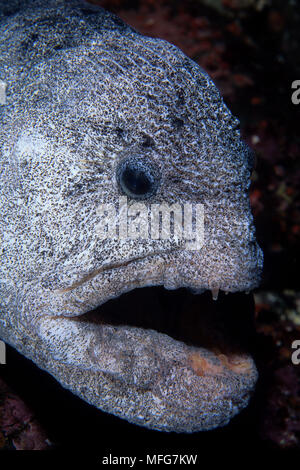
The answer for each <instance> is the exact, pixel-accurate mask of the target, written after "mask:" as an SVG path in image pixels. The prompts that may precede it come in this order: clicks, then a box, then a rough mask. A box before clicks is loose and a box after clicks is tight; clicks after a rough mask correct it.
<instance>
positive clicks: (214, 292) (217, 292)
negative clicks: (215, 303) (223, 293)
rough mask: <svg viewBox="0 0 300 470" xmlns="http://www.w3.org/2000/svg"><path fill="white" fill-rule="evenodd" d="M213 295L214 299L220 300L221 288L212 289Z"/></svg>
mask: <svg viewBox="0 0 300 470" xmlns="http://www.w3.org/2000/svg"><path fill="white" fill-rule="evenodd" d="M211 295H212V298H213V300H218V295H219V288H218V287H215V288H214V289H211Z"/></svg>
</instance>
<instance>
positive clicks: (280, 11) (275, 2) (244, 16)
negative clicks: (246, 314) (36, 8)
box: [0, 0, 300, 455]
mask: <svg viewBox="0 0 300 470" xmlns="http://www.w3.org/2000/svg"><path fill="white" fill-rule="evenodd" d="M94 3H98V4H100V5H101V6H103V7H105V8H106V9H108V10H110V11H113V12H115V13H117V14H118V15H119V16H121V17H122V18H123V19H124V20H125V21H126V22H127V23H129V24H130V25H132V26H133V27H135V28H136V29H138V30H139V31H141V32H142V33H144V34H147V35H150V36H156V37H161V38H164V39H166V40H168V41H170V42H172V43H174V44H175V45H177V46H178V47H180V48H181V49H182V50H183V51H184V52H185V53H186V54H187V55H188V56H189V57H191V58H192V59H194V60H195V61H196V62H197V63H199V64H200V65H201V66H202V67H203V68H204V69H205V70H207V72H208V73H209V74H210V75H211V76H212V78H213V79H214V81H215V83H216V84H217V86H218V87H219V89H220V91H221V93H222V95H223V96H224V99H225V101H226V103H227V105H228V106H229V108H230V109H231V110H232V112H233V113H234V114H235V115H236V116H237V117H238V118H239V119H240V122H241V130H242V134H243V136H244V138H245V140H246V141H247V142H248V143H249V144H250V145H251V146H252V147H253V148H254V149H255V150H256V154H257V158H256V166H255V170H254V172H253V175H252V180H253V182H252V187H251V203H252V208H253V213H254V216H255V221H256V227H257V237H258V240H259V243H260V245H261V246H262V248H263V250H264V254H265V271H264V279H263V282H262V285H261V287H260V288H259V289H257V291H256V292H255V294H254V298H255V303H256V307H255V328H256V336H255V345H254V356H255V360H256V363H257V365H258V369H259V372H260V379H259V383H258V387H257V392H256V395H255V396H254V398H253V400H252V402H251V403H250V406H249V407H248V408H247V409H246V410H245V411H244V412H242V413H241V414H240V415H239V416H238V417H236V418H235V419H234V420H233V421H232V422H231V424H230V425H229V426H227V427H225V428H223V429H218V430H216V431H211V432H208V433H199V434H196V435H192V436H184V435H178V436H177V435H174V434H162V433H156V432H152V431H147V430H145V429H142V428H137V427H135V426H131V425H130V424H128V423H127V422H125V421H121V420H119V419H117V418H114V417H112V416H108V415H105V414H103V413H100V412H96V413H95V410H94V408H92V407H90V406H88V405H86V404H85V403H83V402H82V401H81V400H79V399H77V398H76V397H74V396H73V395H71V394H70V393H69V392H67V391H65V390H62V389H61V387H59V386H58V385H57V384H56V382H55V380H54V379H52V378H51V377H49V376H48V375H47V374H45V373H43V372H41V371H40V370H39V369H37V368H35V367H34V366H33V365H32V363H31V362H30V361H27V360H26V359H24V358H23V357H21V356H20V355H18V354H17V353H16V352H15V351H13V350H12V349H11V348H8V351H7V363H8V365H6V366H0V376H1V377H2V378H3V380H2V381H0V414H1V416H2V420H1V426H0V447H1V448H2V449H6V450H7V449H10V450H14V449H53V450H61V451H62V450H64V451H66V450H67V451H68V450H72V452H73V453H74V452H75V453H76V452H77V451H79V450H84V451H87V449H88V450H89V454H90V455H91V454H93V453H95V454H96V455H97V454H98V455H102V454H103V453H109V452H112V453H115V455H120V454H121V453H122V452H121V450H122V449H125V448H126V450H127V451H124V452H123V455H137V454H138V453H139V452H143V453H146V451H148V452H149V453H152V454H153V453H164V454H165V453H167V452H168V450H170V451H171V453H174V452H175V451H176V452H175V453H179V452H181V453H198V454H199V453H201V452H203V451H204V450H209V451H215V450H217V449H224V448H227V449H228V450H232V449H233V450H236V449H237V448H243V449H244V448H245V449H247V450H249V449H251V452H255V451H256V450H267V449H268V450H273V451H275V450H280V451H283V452H285V453H287V452H291V451H295V450H296V449H300V365H298V366H296V365H293V363H292V361H291V355H292V352H293V349H292V348H291V344H292V342H293V341H294V340H297V339H298V340H300V285H299V267H300V264H299V254H300V244H299V237H300V204H299V190H300V165H299V158H300V133H299V126H300V119H299V118H300V104H299V105H298V106H296V105H293V104H292V102H291V94H292V89H291V84H292V82H293V81H294V80H297V79H298V80H300V53H299V52H300V48H299V42H300V6H299V4H298V2H297V1H296V0H289V1H280V0H184V1H183V0H181V1H180V0H162V1H155V0H136V1H127V0H111V1H110V0H102V1H98V2H97V1H94ZM16 369H17V370H19V371H20V373H19V374H18V376H17V377H16V375H15V373H14V372H15V370H16ZM8 386H9V387H10V389H8ZM12 390H14V391H12ZM25 403H26V404H25ZM60 417H61V419H60Z"/></svg>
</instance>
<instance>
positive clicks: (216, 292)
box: [210, 287, 250, 300]
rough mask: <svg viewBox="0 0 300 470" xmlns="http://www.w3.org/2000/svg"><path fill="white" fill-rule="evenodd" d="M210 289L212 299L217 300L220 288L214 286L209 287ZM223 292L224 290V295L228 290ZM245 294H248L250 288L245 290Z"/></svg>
mask: <svg viewBox="0 0 300 470" xmlns="http://www.w3.org/2000/svg"><path fill="white" fill-rule="evenodd" d="M210 291H211V295H212V298H213V300H218V296H219V292H220V289H219V288H218V287H215V288H213V289H210ZM224 292H225V295H228V294H229V291H227V290H225V291H224ZM245 294H247V295H248V294H250V290H246V291H245Z"/></svg>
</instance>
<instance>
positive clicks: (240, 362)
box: [217, 354, 252, 374]
mask: <svg viewBox="0 0 300 470" xmlns="http://www.w3.org/2000/svg"><path fill="white" fill-rule="evenodd" d="M217 357H218V359H219V361H220V362H221V363H222V365H223V367H226V369H230V370H232V372H235V373H236V374H249V372H250V370H252V365H251V363H250V362H249V360H248V359H247V358H245V357H242V356H236V355H232V356H226V355H225V354H218V355H217Z"/></svg>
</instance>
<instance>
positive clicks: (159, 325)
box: [37, 287, 257, 432]
mask: <svg viewBox="0 0 300 470" xmlns="http://www.w3.org/2000/svg"><path fill="white" fill-rule="evenodd" d="M208 294H209V293H205V294H203V295H201V296H200V295H196V296H195V295H192V294H190V293H189V292H188V291H187V290H186V289H179V290H176V291H171V292H170V291H166V290H165V289H163V288H162V287H149V288H143V289H135V290H134V291H131V292H129V293H127V294H123V295H122V296H121V297H119V298H118V299H114V300H111V301H108V302H107V303H106V304H104V305H102V306H101V307H99V308H97V309H94V310H93V311H90V312H88V313H86V314H84V315H81V316H77V317H68V318H66V317H57V316H56V317H52V316H50V315H47V316H43V317H41V318H40V319H39V329H38V334H39V336H40V338H41V339H42V340H43V341H42V342H43V344H44V354H41V358H42V359H41V360H40V361H37V362H40V363H39V365H40V366H41V367H44V368H46V369H47V370H48V371H50V372H51V373H52V374H53V375H54V376H55V377H56V378H57V379H58V380H59V381H60V382H61V383H62V385H64V386H65V387H66V388H69V389H70V390H71V391H72V392H73V393H75V394H77V395H79V396H80V397H82V398H83V399H85V400H86V401H88V402H89V403H91V404H93V405H95V406H96V407H98V408H100V409H102V410H104V411H107V412H109V413H112V414H115V415H117V416H120V417H121V418H124V419H127V420H128V421H130V422H132V423H135V424H138V425H141V426H145V427H148V428H151V429H156V430H161V431H175V432H197V431H203V430H208V429H213V428H215V427H218V426H223V425H225V424H227V423H228V422H229V420H230V419H231V418H232V417H233V416H234V415H235V414H237V413H238V412H239V411H240V410H242V409H243V408H244V407H245V406H247V403H248V401H249V398H250V396H251V394H252V392H253V390H254V387H255V383H256V380H257V371H256V368H255V365H254V363H253V361H252V359H251V357H250V355H249V350H251V341H252V338H253V323H252V322H253V299H252V296H246V295H245V294H239V293H236V294H229V295H228V296H225V295H224V294H223V293H221V294H220V296H219V300H218V302H213V301H212V300H211V296H210V295H208ZM46 357H47V359H45V358H46Z"/></svg>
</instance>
